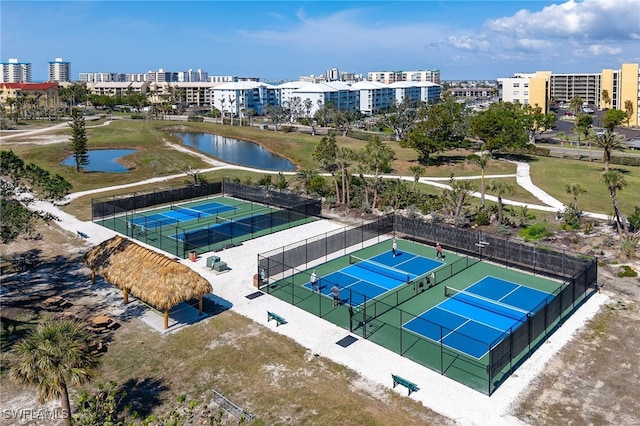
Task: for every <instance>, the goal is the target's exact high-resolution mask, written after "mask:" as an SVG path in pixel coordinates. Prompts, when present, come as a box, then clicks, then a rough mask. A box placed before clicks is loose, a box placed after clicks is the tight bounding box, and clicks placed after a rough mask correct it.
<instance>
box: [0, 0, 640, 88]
mask: <svg viewBox="0 0 640 426" xmlns="http://www.w3.org/2000/svg"><path fill="white" fill-rule="evenodd" d="M639 16H640V0H583V1H556V2H554V1H509V0H502V1H454V0H449V1H435V0H433V1H366V2H351V1H326V0H325V1H305V2H299V1H278V2H272V1H77V2H65V1H44V2H40V1H29V0H21V1H6V0H1V1H0V28H1V30H0V31H1V34H0V36H1V42H0V55H1V57H0V60H1V61H2V62H6V61H7V60H8V59H9V58H18V59H19V60H20V61H21V62H30V63H31V64H32V73H33V80H34V81H42V80H45V79H46V77H47V75H46V70H47V63H48V62H49V61H53V60H54V59H55V58H59V57H62V58H63V59H64V60H65V61H69V62H71V67H72V77H73V78H74V79H77V77H78V73H80V72H123V73H144V72H147V71H149V70H158V69H160V68H162V69H164V70H167V71H186V70H188V69H202V70H203V71H206V72H208V73H209V75H234V76H248V77H260V78H261V79H263V80H281V79H289V80H295V79H297V78H298V77H299V76H301V75H309V74H315V75H318V74H322V73H324V72H325V71H326V70H327V69H329V68H332V67H338V68H339V69H340V70H341V71H349V72H355V73H363V74H365V75H366V73H367V72H369V71H383V70H415V69H439V70H440V71H441V76H442V79H443V80H456V79H495V78H498V77H508V76H511V75H512V74H513V73H515V72H531V71H537V70H549V71H553V72H554V73H568V72H572V73H579V72H599V71H601V70H602V69H603V68H614V69H617V68H619V66H620V64H621V63H623V62H634V63H635V62H640V18H639Z"/></svg>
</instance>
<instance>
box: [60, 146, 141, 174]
mask: <svg viewBox="0 0 640 426" xmlns="http://www.w3.org/2000/svg"><path fill="white" fill-rule="evenodd" d="M134 152H138V150H137V149H96V150H93V151H89V164H87V165H86V166H84V170H85V171H87V172H109V173H123V172H128V171H129V169H127V168H126V167H125V166H123V165H122V164H120V163H118V160H119V159H120V158H122V157H125V156H127V155H129V154H133V153H134ZM60 164H62V165H63V166H72V167H75V166H76V160H75V158H74V157H73V155H70V156H68V157H67V158H65V159H64V161H63V162H62V163H60Z"/></svg>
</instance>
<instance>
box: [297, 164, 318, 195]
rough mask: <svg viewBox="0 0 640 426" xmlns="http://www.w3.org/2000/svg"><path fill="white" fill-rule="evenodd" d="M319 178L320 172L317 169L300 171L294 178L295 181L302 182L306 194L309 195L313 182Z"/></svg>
mask: <svg viewBox="0 0 640 426" xmlns="http://www.w3.org/2000/svg"><path fill="white" fill-rule="evenodd" d="M316 176H318V171H317V170H315V169H300V170H298V173H296V176H295V178H294V180H295V181H297V182H300V183H301V184H302V187H303V188H304V192H305V193H307V194H308V193H309V185H311V180H312V179H313V178H314V177H316Z"/></svg>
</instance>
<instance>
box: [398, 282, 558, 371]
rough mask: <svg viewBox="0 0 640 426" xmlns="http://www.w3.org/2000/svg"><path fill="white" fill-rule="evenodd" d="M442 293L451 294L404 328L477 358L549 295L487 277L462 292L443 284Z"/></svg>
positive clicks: (541, 303)
mask: <svg viewBox="0 0 640 426" xmlns="http://www.w3.org/2000/svg"><path fill="white" fill-rule="evenodd" d="M445 295H447V296H450V297H448V298H447V299H446V300H444V301H442V302H440V303H439V304H438V305H436V306H434V307H433V308H431V309H429V310H427V311H426V312H424V313H422V314H421V315H419V316H418V317H416V318H414V319H412V320H411V321H408V322H406V323H405V324H403V327H404V328H405V329H407V330H410V331H412V332H414V333H416V334H420V335H422V336H425V337H427V338H429V339H431V340H434V341H436V342H439V343H442V344H443V345H446V346H448V347H450V348H452V349H455V350H457V351H459V352H463V353H465V354H468V355H470V356H472V357H474V358H477V359H480V358H482V357H483V356H484V355H485V354H486V353H487V352H488V351H489V349H490V347H491V346H492V345H493V344H495V343H497V342H499V341H500V340H502V339H503V338H504V337H505V336H506V335H508V334H509V333H511V331H512V330H514V329H515V328H517V327H518V326H519V325H520V324H522V323H524V322H525V321H526V320H527V318H528V317H529V316H531V315H533V314H535V312H537V310H539V309H540V307H542V306H544V302H545V300H546V299H547V298H548V297H549V295H550V294H549V293H546V292H544V291H540V290H536V289H533V288H530V287H527V286H522V285H519V284H516V283H513V282H510V281H506V280H502V279H499V278H495V277H492V276H487V277H484V278H483V279H481V280H480V281H478V282H476V283H475V284H473V285H471V286H470V287H468V288H466V289H465V290H463V291H461V290H455V289H450V288H448V287H445Z"/></svg>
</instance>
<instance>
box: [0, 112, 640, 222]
mask: <svg viewBox="0 0 640 426" xmlns="http://www.w3.org/2000/svg"><path fill="white" fill-rule="evenodd" d="M99 124H100V121H97V122H88V123H87V133H88V137H89V147H90V148H91V149H100V148H103V149H104V148H134V149H138V150H139V152H137V153H135V154H132V155H129V156H127V157H125V158H124V160H123V161H124V162H125V165H126V166H127V167H129V169H130V171H129V172H128V173H109V174H106V173H89V172H85V173H77V172H75V171H74V169H73V168H72V167H64V166H61V165H60V164H59V163H60V161H62V160H63V159H64V158H65V157H66V156H68V155H69V154H70V152H69V149H68V146H67V145H68V144H66V143H57V144H49V145H33V144H21V143H20V142H19V140H15V139H12V140H10V142H11V143H10V144H7V145H8V148H11V149H13V150H14V152H16V154H18V155H20V156H22V157H23V158H24V159H25V160H26V161H32V162H34V163H36V164H37V165H39V166H41V167H43V168H45V169H47V170H50V171H52V172H54V173H59V174H61V175H62V176H64V177H65V178H66V179H68V180H69V181H70V182H71V183H72V184H73V191H74V192H77V191H83V190H88V189H94V188H100V187H103V186H104V185H105V182H108V183H109V184H111V185H118V184H124V183H132V182H137V181H141V180H144V179H148V178H151V177H154V173H153V168H152V166H151V162H152V161H153V160H155V161H157V164H158V166H157V176H169V175H174V174H180V173H184V172H185V171H186V170H188V168H189V166H191V167H192V168H193V169H203V168H208V167H210V166H209V165H208V164H206V163H204V162H203V161H202V160H201V159H200V158H198V157H196V156H194V155H190V154H188V153H184V152H180V151H176V150H174V149H171V148H170V147H168V146H167V145H166V144H165V142H167V141H170V142H174V143H180V141H179V139H178V138H177V137H174V136H172V135H171V131H172V130H179V131H183V132H184V131H194V132H211V133H215V134H219V135H222V136H226V137H232V138H236V139H243V140H248V141H253V142H257V143H260V144H262V145H263V146H265V147H266V148H267V149H269V150H270V151H272V152H274V153H276V154H279V155H281V156H284V157H286V158H288V159H289V160H291V161H293V162H294V163H295V164H296V165H298V167H299V168H313V167H314V161H313V158H312V153H313V151H314V149H315V147H316V145H317V143H318V142H319V141H320V139H321V138H322V136H311V135H308V134H304V133H298V132H290V133H284V132H274V131H269V130H260V129H258V128H250V127H240V126H227V125H219V124H214V123H190V122H175V121H162V120H114V121H112V122H111V123H110V124H109V125H107V126H100V125H99ZM56 133H57V134H61V135H65V134H66V135H68V134H69V131H68V130H58V131H57V132H56ZM336 140H337V143H338V145H339V146H347V147H350V148H352V149H354V150H358V149H360V148H362V147H364V145H365V142H364V141H360V140H355V139H350V138H344V137H342V136H338V137H337V138H336ZM386 143H387V144H388V145H389V146H391V147H392V148H393V149H394V151H395V153H396V159H395V160H394V161H393V164H392V167H393V170H392V172H391V173H392V174H397V175H411V174H412V173H411V171H410V167H411V166H413V165H417V164H418V163H417V153H416V152H415V151H413V150H411V149H408V148H402V147H400V146H399V145H398V144H397V143H395V142H386ZM472 153H473V152H472V151H468V150H454V151H451V152H446V153H442V154H439V155H435V156H432V158H431V160H432V161H431V163H430V165H428V166H427V167H426V173H425V175H426V176H430V177H440V178H443V177H445V178H446V177H449V176H451V175H452V174H453V175H454V176H478V175H480V174H481V169H480V166H479V165H478V164H477V163H474V162H470V161H467V160H466V157H467V156H468V155H470V154H472ZM527 158H528V160H527V161H530V164H531V175H532V179H533V182H534V183H535V184H536V185H538V186H539V187H541V188H542V189H544V190H545V191H547V192H548V193H549V194H551V195H553V196H554V197H556V198H558V199H559V200H561V201H562V202H563V203H565V204H567V203H569V202H570V201H571V197H570V195H569V194H567V193H566V191H565V187H566V185H567V184H570V183H580V184H581V185H582V186H583V187H584V188H585V189H587V193H586V194H583V195H582V196H580V198H579V206H580V208H581V209H582V210H585V211H593V212H598V213H605V214H610V213H611V211H612V208H611V206H610V197H609V194H608V191H607V188H606V187H605V186H604V184H602V183H601V180H600V176H599V174H600V172H601V170H602V163H601V162H588V161H576V160H570V159H560V158H551V157H531V156H529V157H527ZM613 167H614V168H615V167H617V166H613ZM619 169H620V170H621V171H622V172H623V173H624V174H625V176H626V178H627V181H628V183H629V185H628V186H627V187H626V188H625V189H623V190H622V191H620V193H619V199H620V205H621V207H622V209H623V211H624V212H625V213H626V214H629V213H630V212H631V211H632V210H633V207H634V206H636V205H640V193H639V192H638V191H637V190H634V188H637V187H638V184H639V183H640V170H639V169H638V168H637V167H630V166H626V167H620V168H619ZM515 171H516V166H515V165H514V164H513V163H509V162H506V161H499V160H497V159H496V160H490V161H489V162H488V164H487V166H486V167H485V175H501V174H515ZM204 176H205V177H206V178H208V179H219V178H221V177H223V176H226V177H238V178H240V179H241V180H245V179H247V178H251V179H252V180H254V181H255V180H257V179H258V178H259V177H261V175H260V174H255V173H248V172H237V171H230V170H225V171H223V172H215V173H207V174H205V175H204ZM501 179H508V180H509V182H511V183H512V184H513V186H514V191H513V193H512V194H510V195H508V196H505V198H507V199H512V200H517V201H523V202H526V203H531V204H539V203H540V202H539V201H538V200H537V199H535V197H533V196H532V195H531V194H530V193H528V192H527V191H524V190H522V188H520V187H518V186H517V185H515V180H514V179H513V178H508V177H505V178H501ZM188 180H189V179H188V177H187V176H186V175H185V176H184V178H178V179H174V180H173V181H171V182H170V183H171V184H173V185H178V184H183V183H185V182H187V181H188ZM490 182H491V179H490V178H488V179H487V180H486V183H487V186H488V185H489V184H490ZM474 184H475V185H476V188H477V189H478V190H479V189H480V180H479V179H478V180H474ZM156 186H158V185H156ZM141 188H142V187H141ZM426 190H427V191H428V192H432V191H433V192H438V191H439V190H434V189H433V188H431V189H426ZM132 191H133V190H132V189H129V190H127V191H124V193H129V192H132ZM487 193H488V192H487ZM89 204H90V202H89V201H87V200H78V201H75V202H74V203H72V210H73V211H75V212H78V211H84V210H85V209H86V208H87V207H88V206H89ZM81 215H83V216H84V218H87V217H88V213H87V214H86V215H85V214H83V213H81Z"/></svg>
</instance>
